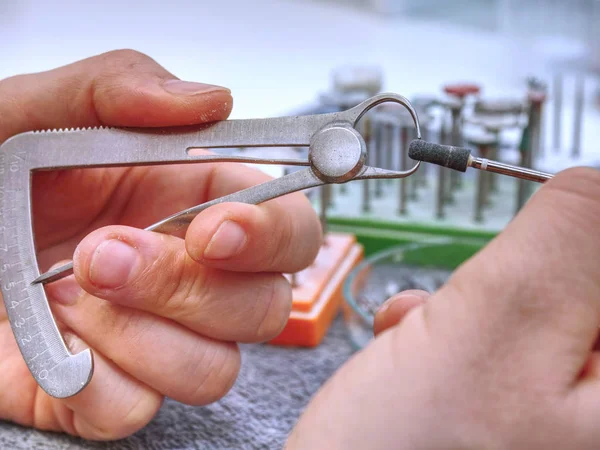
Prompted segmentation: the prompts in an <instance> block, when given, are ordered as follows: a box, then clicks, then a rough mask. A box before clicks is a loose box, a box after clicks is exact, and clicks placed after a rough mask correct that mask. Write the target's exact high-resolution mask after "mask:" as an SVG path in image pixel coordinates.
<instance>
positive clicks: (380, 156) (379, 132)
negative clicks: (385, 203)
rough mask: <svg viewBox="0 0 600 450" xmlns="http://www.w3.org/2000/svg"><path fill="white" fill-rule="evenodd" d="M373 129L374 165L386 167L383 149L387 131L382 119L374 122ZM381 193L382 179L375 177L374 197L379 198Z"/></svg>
mask: <svg viewBox="0 0 600 450" xmlns="http://www.w3.org/2000/svg"><path fill="white" fill-rule="evenodd" d="M374 128H375V129H374V130H373V132H374V133H375V135H376V136H375V161H374V163H375V164H374V166H375V167H383V168H385V169H387V167H385V166H384V159H385V155H384V153H385V151H386V150H387V149H386V148H385V144H387V142H386V139H385V137H386V133H387V129H386V127H385V123H384V122H383V121H381V120H380V121H379V123H375V124H374ZM382 195H383V180H380V179H377V180H375V197H377V198H379V197H381V196H382Z"/></svg>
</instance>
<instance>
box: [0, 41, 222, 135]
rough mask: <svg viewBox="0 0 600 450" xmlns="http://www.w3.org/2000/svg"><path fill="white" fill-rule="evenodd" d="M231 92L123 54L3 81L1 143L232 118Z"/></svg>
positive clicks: (142, 57) (136, 55)
mask: <svg viewBox="0 0 600 450" xmlns="http://www.w3.org/2000/svg"><path fill="white" fill-rule="evenodd" d="M232 103H233V100H232V98H231V93H230V91H229V90H228V89H226V88H224V87H221V86H213V85H208V84H201V83H192V82H185V81H181V80H179V79H178V78H177V77H175V76H174V75H173V74H171V73H170V72H168V71H167V70H166V69H164V68H163V67H162V66H160V65H159V64H158V63H156V62H155V61H154V60H153V59H151V58H150V57H148V56H146V55H144V54H142V53H139V52H136V51H133V50H118V51H113V52H109V53H105V54H102V55H98V56H94V57H92V58H88V59H85V60H82V61H78V62H76V63H74V64H70V65H68V66H64V67H61V68H58V69H54V70H50V71H48V72H43V73H38V74H28V75H19V76H15V77H12V78H7V79H5V80H2V81H1V82H0V118H1V120H0V123H1V124H2V127H1V128H0V142H2V141H4V140H6V139H7V138H8V137H10V136H13V135H15V134H18V133H22V132H25V131H30V130H34V129H45V128H66V127H88V126H98V125H108V126H122V127H155V126H176V125H191V124H198V123H203V122H211V121H216V120H223V119H226V118H227V117H228V115H229V113H230V112H231V107H232Z"/></svg>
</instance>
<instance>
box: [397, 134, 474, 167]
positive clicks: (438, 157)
mask: <svg viewBox="0 0 600 450" xmlns="http://www.w3.org/2000/svg"><path fill="white" fill-rule="evenodd" d="M408 156H409V157H410V158H411V159H414V160H416V161H423V162H428V163H432V164H437V165H438V166H442V167H448V168H449V169H454V170H459V171H461V172H466V171H467V167H469V156H471V151H470V150H469V149H467V148H462V147H452V146H451V145H441V144H434V143H432V142H427V141H424V140H422V139H415V140H414V141H412V142H411V143H410V146H409V147H408Z"/></svg>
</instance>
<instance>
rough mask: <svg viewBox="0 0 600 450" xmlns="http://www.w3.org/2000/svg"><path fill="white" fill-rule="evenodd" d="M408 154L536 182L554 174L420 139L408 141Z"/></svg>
mask: <svg viewBox="0 0 600 450" xmlns="http://www.w3.org/2000/svg"><path fill="white" fill-rule="evenodd" d="M408 156H409V157H410V158H411V159H413V160H415V161H422V162H428V163H431V164H437V165H438V166H442V167H447V168H449V169H453V170H457V171H459V172H466V171H467V168H468V167H472V168H474V169H479V170H485V171H487V172H493V173H497V174H500V175H508V176H510V177H514V178H519V179H521V180H528V181H535V182H537V183H544V182H546V181H548V180H550V179H551V178H552V177H553V176H554V175H552V174H549V173H545V172H540V171H538V170H533V169H526V168H524V167H519V166H512V165H510V164H504V163H501V162H498V161H492V160H489V159H486V158H477V157H474V156H472V155H471V150H469V149H468V148H463V147H453V146H451V145H441V144H434V143H432V142H427V141H423V140H421V139H415V140H414V141H412V142H411V143H410V146H409V149H408Z"/></svg>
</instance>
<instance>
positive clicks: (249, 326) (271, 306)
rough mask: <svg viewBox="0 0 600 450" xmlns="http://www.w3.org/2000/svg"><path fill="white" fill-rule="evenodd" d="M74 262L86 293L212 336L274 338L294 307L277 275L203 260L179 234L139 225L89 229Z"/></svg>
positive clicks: (250, 339)
mask: <svg viewBox="0 0 600 450" xmlns="http://www.w3.org/2000/svg"><path fill="white" fill-rule="evenodd" d="M74 268H75V274H76V277H77V281H78V282H79V284H80V285H81V286H82V287H83V288H84V289H85V290H86V291H87V292H89V293H90V294H92V295H94V296H96V297H99V298H103V299H105V300H109V301H111V302H112V303H115V304H119V305H123V306H127V307H130V308H136V309H140V310H144V311H148V312H150V313H152V314H157V315H159V316H162V317H165V318H169V319H172V320H175V321H177V322H179V323H180V324H182V325H184V326H186V327H187V328H190V329H191V330H193V331H195V332H198V333H201V334H203V335H205V336H209V337H212V338H215V339H222V340H228V341H239V342H255V341H265V340H268V339H271V338H273V337H275V336H276V335H277V334H279V332H280V331H281V330H282V328H283V327H284V326H285V324H286V322H287V319H288V316H289V313H290V309H291V302H292V298H291V287H290V285H289V283H288V282H287V280H286V279H285V278H284V277H283V276H282V275H279V274H273V273H259V274H245V273H235V272H226V271H221V270H217V269H210V268H206V267H204V266H202V265H201V264H198V263H197V262H195V261H194V260H193V259H191V258H190V257H189V255H188V254H187V253H186V251H185V248H184V246H183V241H182V240H181V239H178V238H176V237H173V236H165V235H160V234H156V233H152V232H148V231H144V230H139V229H136V228H129V227H122V226H118V227H106V228H102V229H100V230H97V231H95V232H93V233H92V234H90V235H89V236H88V237H87V238H86V239H84V241H83V242H82V243H81V244H80V245H79V246H78V248H77V251H76V252H75V257H74Z"/></svg>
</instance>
